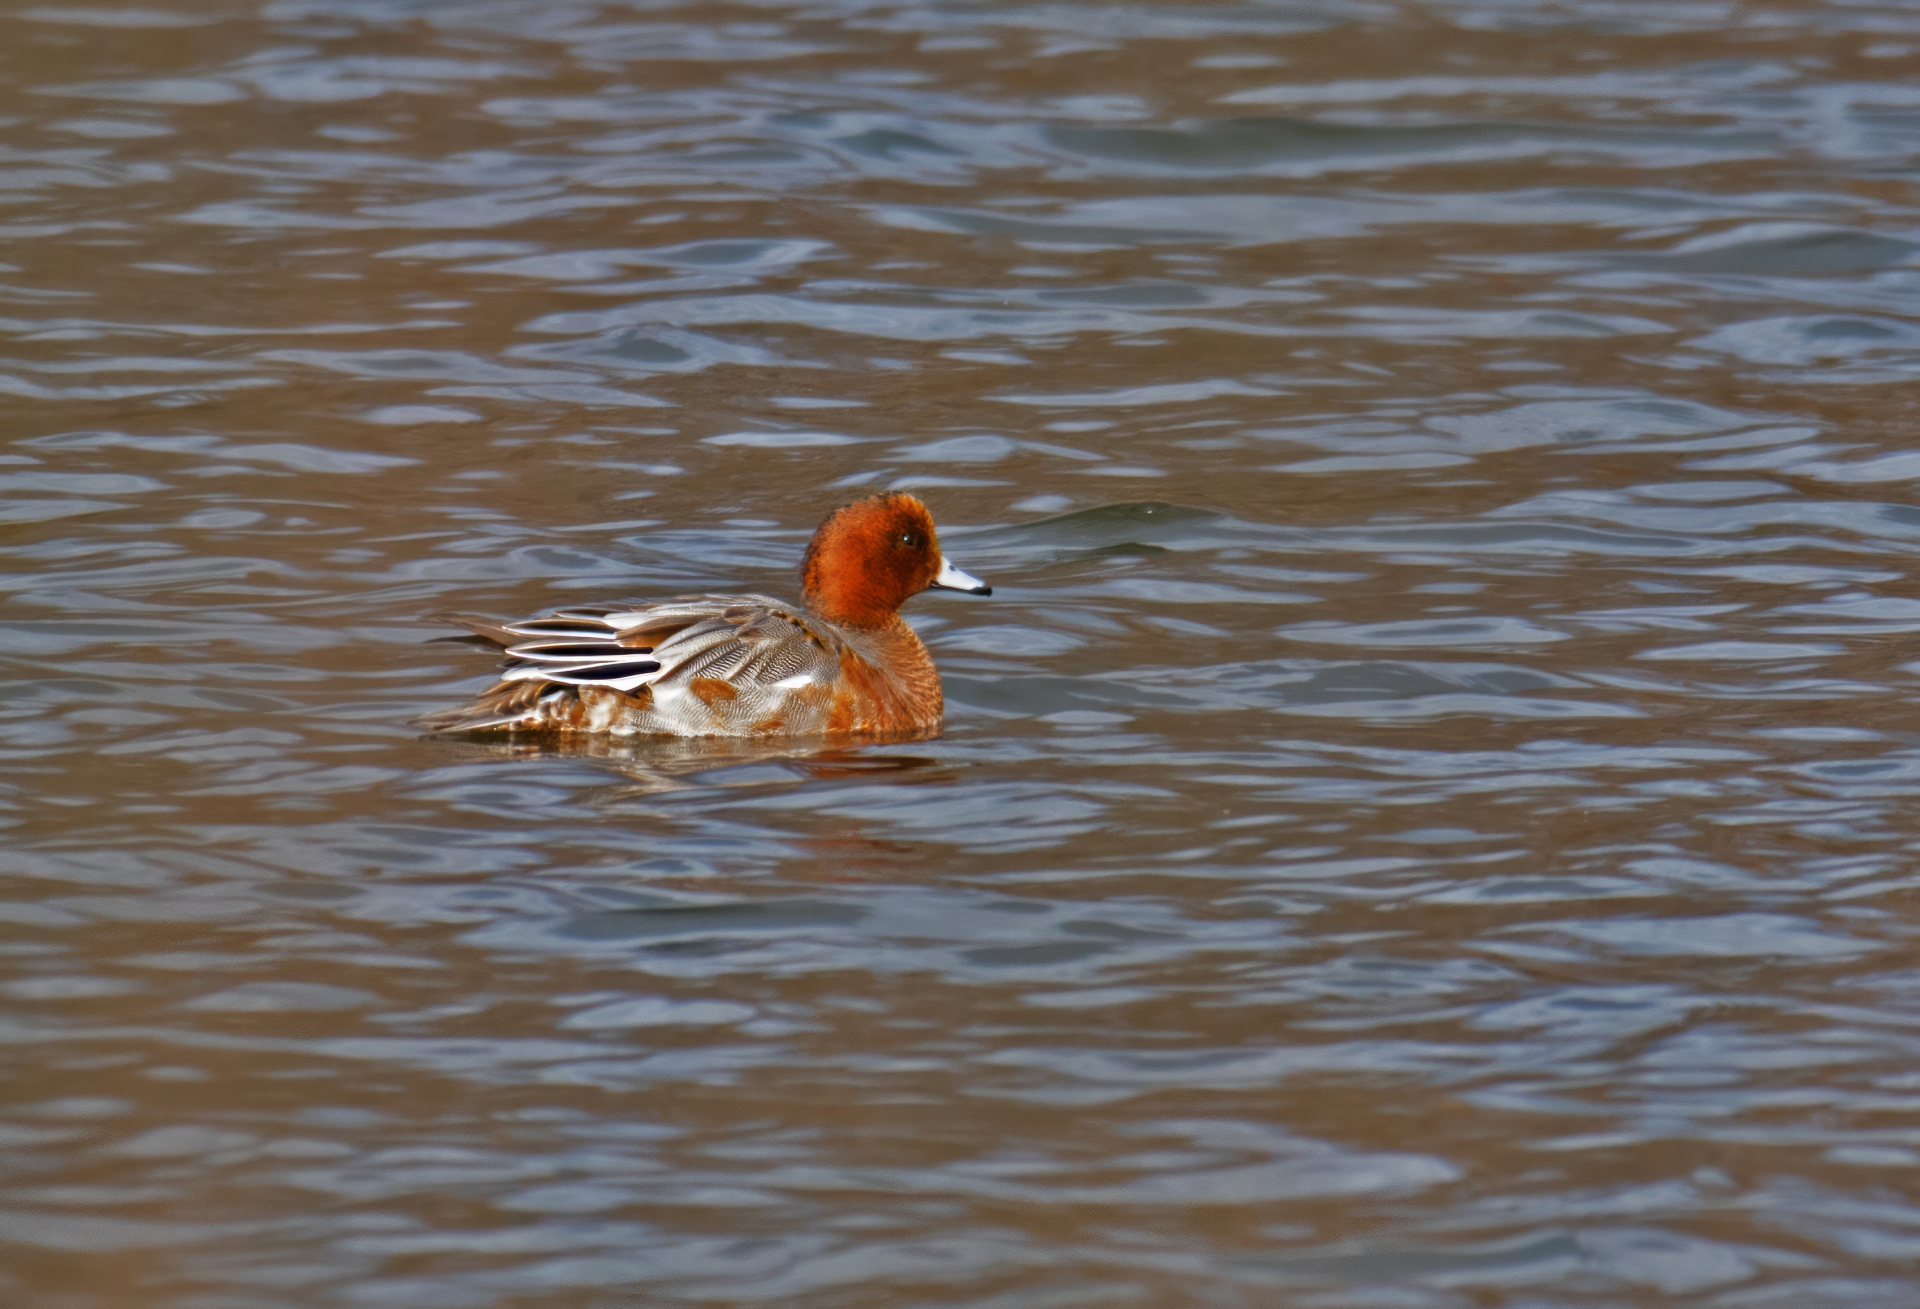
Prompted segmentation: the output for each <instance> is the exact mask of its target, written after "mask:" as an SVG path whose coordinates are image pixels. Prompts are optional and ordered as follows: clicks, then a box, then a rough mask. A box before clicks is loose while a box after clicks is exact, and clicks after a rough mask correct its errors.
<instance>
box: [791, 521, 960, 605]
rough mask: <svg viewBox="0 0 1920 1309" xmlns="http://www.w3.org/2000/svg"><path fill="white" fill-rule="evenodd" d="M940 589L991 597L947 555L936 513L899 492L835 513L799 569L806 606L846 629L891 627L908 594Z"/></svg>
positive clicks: (818, 533)
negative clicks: (942, 549)
mask: <svg viewBox="0 0 1920 1309" xmlns="http://www.w3.org/2000/svg"><path fill="white" fill-rule="evenodd" d="M936 586H937V587H940V588H942V589H946V590H953V591H966V592H969V593H970V594H973V595H992V594H993V588H991V587H989V586H987V585H986V584H985V583H984V582H981V581H980V580H979V579H977V578H974V577H969V576H968V575H967V574H965V573H963V572H961V571H960V570H959V569H958V568H955V567H954V566H953V565H951V564H949V563H948V562H947V561H946V560H945V558H943V557H942V555H941V554H940V540H939V537H938V536H936V535H935V533H934V530H933V515H932V514H929V513H928V512H927V507H926V506H925V505H923V504H921V503H920V502H919V501H918V500H917V499H915V498H914V497H913V496H910V495H905V494H902V493H899V492H894V493H892V494H888V495H876V496H874V497H872V498H871V499H867V500H858V501H855V502H854V503H853V504H850V505H848V506H847V507H846V508H845V509H842V510H839V511H838V512H837V513H834V514H832V515H830V516H829V517H828V518H827V521H826V522H824V523H822V524H820V528H819V530H818V531H816V532H815V533H814V534H813V540H812V541H811V542H809V543H808V545H807V557H806V559H805V561H804V562H802V563H801V565H800V591H801V594H802V595H804V596H805V597H806V601H807V608H808V609H810V610H812V611H813V612H814V613H816V614H819V615H820V616H821V617H822V618H824V619H826V620H827V621H829V622H833V623H842V624H845V625H846V626H848V627H885V626H886V625H887V624H888V623H891V622H892V621H893V620H894V618H895V616H896V615H898V614H899V612H900V606H901V605H902V604H904V603H906V601H907V599H908V598H909V597H911V596H916V595H918V594H920V592H922V591H924V590H926V589H927V588H928V587H936Z"/></svg>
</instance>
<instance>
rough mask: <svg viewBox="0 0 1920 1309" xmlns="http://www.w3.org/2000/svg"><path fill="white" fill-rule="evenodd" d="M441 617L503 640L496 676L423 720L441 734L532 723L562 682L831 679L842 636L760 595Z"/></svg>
mask: <svg viewBox="0 0 1920 1309" xmlns="http://www.w3.org/2000/svg"><path fill="white" fill-rule="evenodd" d="M443 617H444V619H445V621H448V622H452V623H456V624H458V625H459V626H462V627H465V628H467V629H468V630H469V631H472V632H475V633H477V634H478V635H481V636H484V637H486V638H487V639H488V640H491V641H495V642H497V643H499V644H500V645H502V646H504V647H505V650H506V655H507V666H506V668H505V670H504V671H503V672H502V673H501V675H500V682H499V684H498V685H496V686H494V687H493V688H491V689H490V690H488V691H487V692H485V693H484V694H483V695H482V696H481V698H480V700H479V701H478V702H476V703H475V704H473V705H472V706H469V707H467V708H466V709H462V710H455V711H450V712H448V713H445V714H436V715H433V716H431V717H429V718H427V719H423V720H422V722H423V723H424V724H425V725H426V726H428V727H432V728H435V729H437V730H442V731H447V730H451V731H474V730H477V729H480V728H486V727H507V726H514V725H531V724H528V717H529V715H534V716H536V717H544V716H545V715H539V714H537V713H536V710H537V708H538V707H539V702H540V701H541V700H542V699H543V698H546V697H548V696H549V695H550V694H554V693H558V692H559V691H560V688H567V687H585V686H597V687H605V688H608V689H610V690H615V691H624V692H627V693H629V694H632V693H636V692H638V691H640V690H641V689H642V688H649V689H651V690H652V691H653V693H654V695H655V696H657V697H660V698H663V699H664V698H667V697H669V696H670V695H671V694H672V693H673V692H674V691H676V690H685V689H689V688H691V689H693V690H695V691H696V692H698V691H699V690H700V688H699V687H698V686H695V685H694V683H695V682H696V681H697V680H699V679H711V680H713V681H719V682H724V683H726V684H727V685H728V686H729V687H731V688H733V689H734V690H735V691H750V690H755V689H773V688H784V689H791V688H796V687H799V686H801V685H804V684H808V683H812V682H815V681H827V680H830V679H831V678H832V677H833V676H834V675H835V673H836V672H837V670H838V667H839V645H840V641H839V638H838V637H837V636H836V635H835V634H834V633H833V632H832V631H831V629H829V628H826V627H825V625H824V624H822V623H820V622H819V621H818V620H815V619H810V618H808V617H807V616H805V615H803V614H802V613H800V612H799V611H798V610H796V609H794V608H792V607H791V606H788V605H783V604H781V603H780V602H779V601H777V600H773V599H770V598H768V597H767V596H761V595H742V596H708V595H702V596H680V597H676V598H675V599H673V600H667V601H663V602H660V603H656V604H648V605H642V606H615V605H592V606H581V607H573V608H567V609H559V610H555V611H554V612H552V613H549V614H543V615H542V616H540V617H538V618H530V619H525V620H523V621H521V622H517V623H496V622H494V621H493V620H491V619H486V618H478V617H475V616H472V615H466V614H448V615H444V616H443Z"/></svg>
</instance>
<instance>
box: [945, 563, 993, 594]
mask: <svg viewBox="0 0 1920 1309" xmlns="http://www.w3.org/2000/svg"><path fill="white" fill-rule="evenodd" d="M929 585H931V586H932V587H933V588H934V589H935V590H938V591H965V592H966V593H967V594H968V595H992V594H993V588H992V587H990V586H988V585H987V584H986V583H985V582H983V581H981V580H980V579H979V578H977V577H975V576H974V575H973V574H972V573H963V572H961V571H960V570H959V569H958V568H955V567H954V566H953V565H952V564H950V563H948V562H947V561H946V560H945V559H942V560H941V561H940V571H939V572H938V573H937V574H935V575H934V579H933V581H932V582H931V583H930V584H929Z"/></svg>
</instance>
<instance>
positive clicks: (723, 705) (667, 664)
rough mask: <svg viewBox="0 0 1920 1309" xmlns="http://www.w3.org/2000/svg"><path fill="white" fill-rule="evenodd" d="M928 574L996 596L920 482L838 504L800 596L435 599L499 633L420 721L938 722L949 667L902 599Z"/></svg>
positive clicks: (653, 725)
mask: <svg viewBox="0 0 1920 1309" xmlns="http://www.w3.org/2000/svg"><path fill="white" fill-rule="evenodd" d="M929 588H933V589H938V590H944V591H964V592H966V593H968V594H969V595H992V594H993V588H992V587H990V586H988V585H987V584H986V583H984V582H982V581H980V580H979V579H978V578H975V577H972V576H969V575H968V574H966V573H963V572H961V571H960V570H959V569H958V568H955V567H954V566H953V565H952V564H950V563H948V562H947V560H946V558H945V556H943V555H942V554H941V553H940V543H939V539H938V538H937V537H936V536H935V535H934V530H933V516H932V515H931V514H929V513H928V512H927V507H926V506H925V505H923V504H921V503H920V501H919V500H917V499H915V498H914V497H913V496H910V495H905V494H900V493H894V494H888V495H877V496H874V497H872V498H870V499H866V500H861V501H858V502H856V503H854V504H851V505H848V506H847V507H846V508H844V509H841V510H839V511H838V512H836V513H834V514H831V515H829V516H828V518H827V520H826V521H825V522H823V523H821V524H820V527H819V529H818V530H817V531H815V532H814V534H813V540H812V541H811V542H809V543H808V545H807V553H806V557H805V559H804V560H803V561H802V563H801V565H800V594H801V597H802V604H801V605H799V606H794V605H790V604H784V603H782V602H781V601H779V600H774V599H770V598H769V597H767V596H764V595H695V596H676V597H674V598H673V599H671V600H662V601H658V602H656V603H652V604H639V605H615V604H605V605H570V606H568V607H567V608H565V609H556V610H553V611H552V612H550V613H546V614H542V615H541V616H539V617H537V618H529V619H525V620H522V621H520V622H517V623H500V622H495V621H494V620H493V619H490V618H485V617H481V616H478V615H474V614H439V615H435V616H434V617H435V618H436V619H437V620H439V621H443V622H448V623H453V624H456V625H458V626H461V627H464V628H466V629H467V630H468V631H470V632H473V633H475V634H476V635H479V636H482V637H485V638H486V639H487V640H489V641H492V642H494V643H495V644H496V645H499V646H502V647H504V648H505V650H506V653H507V664H506V670H505V671H504V672H503V673H502V674H501V676H500V680H499V681H498V682H497V683H495V684H494V685H493V686H491V687H489V688H488V689H487V690H485V691H483V692H481V693H480V696H479V698H478V699H476V700H475V701H474V702H473V703H472V704H469V705H465V706H462V707H461V708H458V709H449V710H444V711H442V712H440V713H437V714H431V715H429V716H427V717H426V718H423V719H421V720H420V723H421V725H422V726H424V727H426V728H429V729H430V730H433V731H436V732H474V731H528V732H539V731H546V732H605V733H610V734H611V735H614V736H760V737H792V736H872V737H892V738H914V737H926V736H931V735H933V734H934V733H936V732H938V731H939V730H940V716H941V712H942V709H943V708H944V701H943V698H942V696H941V693H940V674H939V673H938V672H937V671H935V669H934V666H933V658H932V656H931V655H929V654H928V653H927V648H926V647H925V646H924V645H922V644H921V643H920V638H919V637H918V636H915V635H914V633H913V629H912V628H910V627H908V626H907V624H906V623H905V622H904V621H903V620H902V619H901V617H900V606H901V605H902V604H903V603H905V602H906V601H907V600H908V599H909V598H910V597H912V596H915V595H918V594H919V593H920V592H922V591H925V590H928V589H929Z"/></svg>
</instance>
